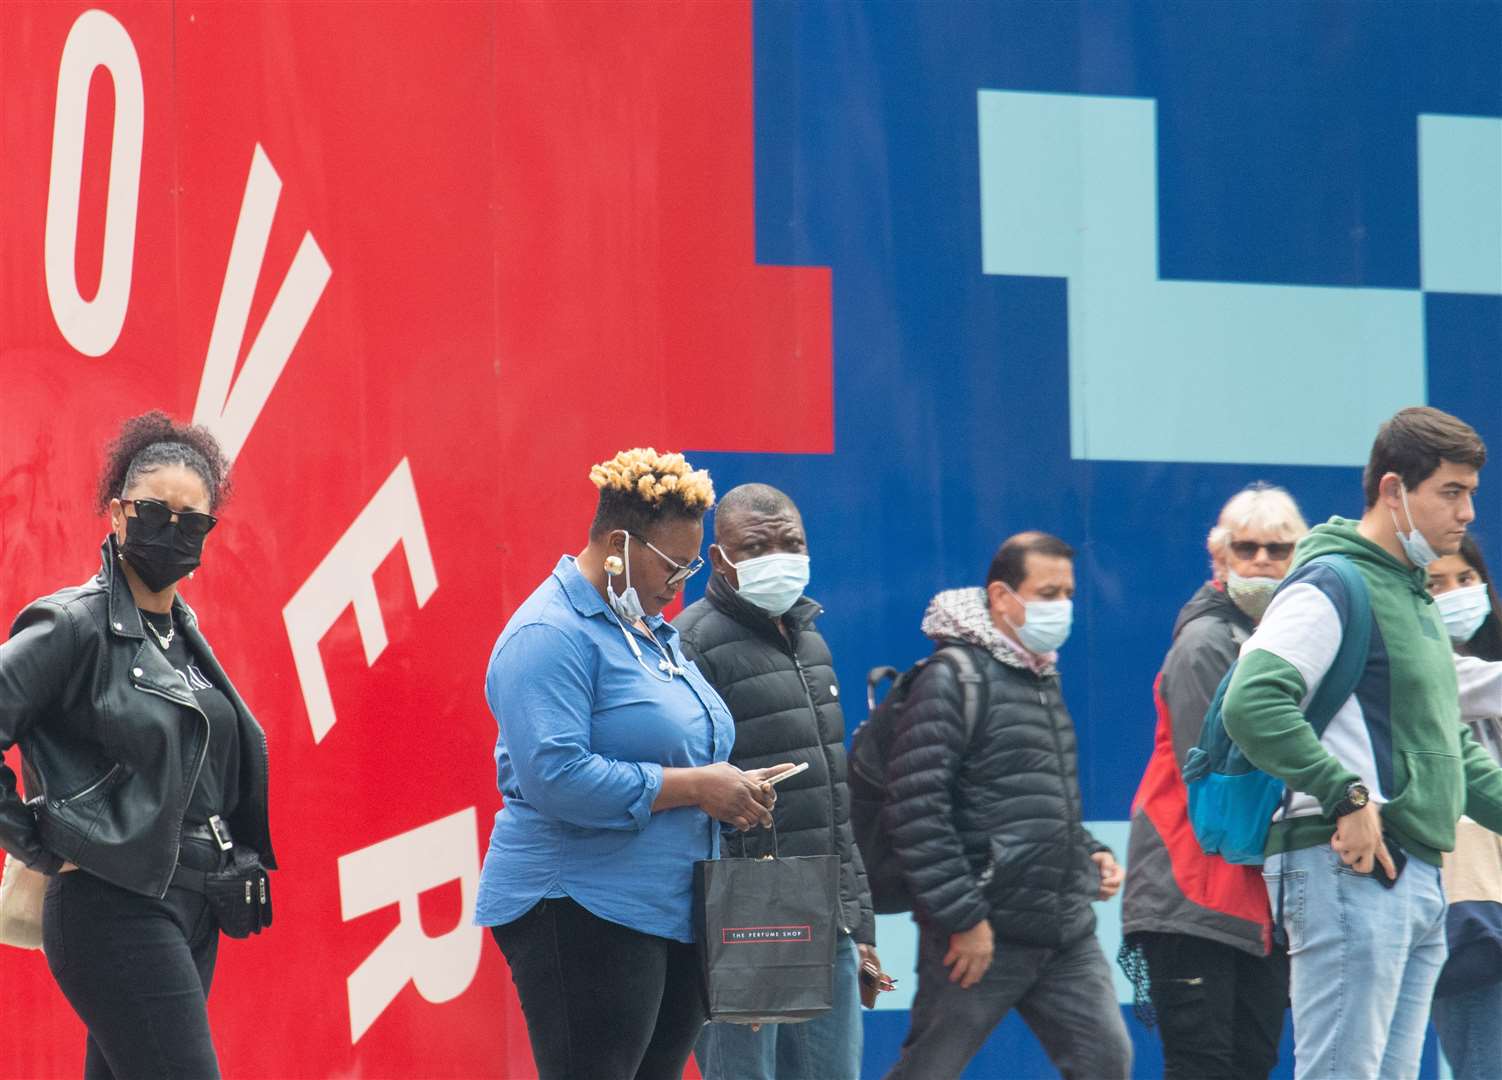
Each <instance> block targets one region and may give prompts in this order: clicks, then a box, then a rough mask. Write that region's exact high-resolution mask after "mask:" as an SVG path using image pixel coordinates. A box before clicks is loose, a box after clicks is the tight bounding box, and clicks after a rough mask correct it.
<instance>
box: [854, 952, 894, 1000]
mask: <svg viewBox="0 0 1502 1080" xmlns="http://www.w3.org/2000/svg"><path fill="white" fill-rule="evenodd" d="M860 981H861V1004H862V1005H864V1006H865V1007H866V1008H868V1009H874V1008H876V995H877V994H884V993H886V992H887V991H889V990H895V989H897V980H896V979H894V978H892V976H890V975H888V974H887V973H886V972H885V971H882V970H881V969H880V968H878V967H877V966H876V965H875V964H873V963H871V962H870V961H869V960H868V961H866V962H865V963H863V964H861V973H860Z"/></svg>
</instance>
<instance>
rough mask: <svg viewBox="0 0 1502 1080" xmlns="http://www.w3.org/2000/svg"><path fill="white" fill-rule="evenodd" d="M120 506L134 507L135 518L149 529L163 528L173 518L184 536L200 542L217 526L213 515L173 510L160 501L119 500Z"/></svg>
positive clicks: (217, 522) (217, 521) (216, 520)
mask: <svg viewBox="0 0 1502 1080" xmlns="http://www.w3.org/2000/svg"><path fill="white" fill-rule="evenodd" d="M120 505H121V506H134V507H135V508H136V517H138V518H140V519H141V524H143V525H145V526H146V527H147V528H149V529H161V528H165V527H166V525H167V523H168V522H170V521H171V520H172V519H173V518H176V519H177V527H178V528H179V529H181V530H182V534H183V535H184V536H188V537H191V538H192V539H194V540H202V539H203V538H204V537H205V536H207V535H209V530H210V529H212V528H213V527H214V526H215V525H218V524H219V519H218V518H216V517H215V516H214V515H213V514H201V513H199V512H198V511H197V510H173V509H172V507H170V506H168V505H167V504H166V503H164V502H162V501H161V500H160V499H121V500H120Z"/></svg>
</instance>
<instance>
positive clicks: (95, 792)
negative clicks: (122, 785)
mask: <svg viewBox="0 0 1502 1080" xmlns="http://www.w3.org/2000/svg"><path fill="white" fill-rule="evenodd" d="M120 772H121V766H120V765H119V764H115V765H111V766H110V767H109V768H108V769H106V770H105V771H104V773H103V775H101V776H98V777H96V778H95V779H93V780H91V781H90V782H89V783H87V784H85V785H84V786H83V787H81V788H79V789H78V790H77V791H75V792H73V793H72V794H70V795H64V796H62V797H60V798H55V799H48V800H47V801H48V805H49V806H50V807H51V808H52V809H53V810H61V809H63V808H64V807H67V806H71V805H73V804H74V803H81V802H83V801H85V800H86V799H89V798H91V797H97V796H101V795H103V794H104V793H105V792H106V791H107V790H108V789H109V787H110V784H111V783H113V782H114V780H115V779H116V778H117V777H118V776H119V775H120Z"/></svg>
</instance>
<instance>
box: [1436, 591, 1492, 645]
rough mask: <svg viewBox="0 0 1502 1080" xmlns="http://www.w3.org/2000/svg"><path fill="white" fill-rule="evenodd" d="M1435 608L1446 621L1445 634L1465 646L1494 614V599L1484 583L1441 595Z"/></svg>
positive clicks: (1437, 597)
mask: <svg viewBox="0 0 1502 1080" xmlns="http://www.w3.org/2000/svg"><path fill="white" fill-rule="evenodd" d="M1434 606H1435V607H1437V608H1439V617H1440V618H1441V619H1443V620H1444V621H1445V632H1446V633H1448V634H1449V635H1450V640H1451V641H1453V642H1456V643H1457V644H1463V643H1465V642H1467V641H1470V640H1471V638H1473V637H1475V636H1476V631H1477V630H1480V629H1481V624H1482V623H1484V622H1486V617H1487V616H1488V615H1490V614H1491V613H1492V598H1491V596H1490V595H1489V594H1488V593H1487V588H1486V584H1485V583H1484V582H1483V583H1482V584H1480V585H1467V586H1466V587H1465V588H1463V589H1451V590H1450V591H1449V592H1443V593H1440V594H1439V595H1438V596H1436V597H1435V598H1434Z"/></svg>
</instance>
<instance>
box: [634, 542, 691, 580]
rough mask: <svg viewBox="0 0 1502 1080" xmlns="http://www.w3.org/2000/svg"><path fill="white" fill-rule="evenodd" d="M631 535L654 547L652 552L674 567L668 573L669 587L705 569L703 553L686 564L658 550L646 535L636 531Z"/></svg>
mask: <svg viewBox="0 0 1502 1080" xmlns="http://www.w3.org/2000/svg"><path fill="white" fill-rule="evenodd" d="M631 535H632V536H635V537H636V538H637V539H638V540H640V541H641V542H642V543H643V544H646V545H647V547H649V548H652V553H653V554H654V555H656V556H657V557H658V558H659V559H661V560H662V561H663V562H665V563H667V564H668V565H669V566H671V567H672V568H673V572H672V573H671V574H669V575H668V580H667V586H668V588H672V587H673V586H674V585H681V584H682V583H683V582H685V581H687V580H688V579H689V578H691V577H693V576H694V575H695V574H697V573H698V572H699V571H700V570H703V569H704V557H703V556H702V555H695V556H694V559H693V561H692V562H690V563H688V564H687V565H685V564H683V563H681V562H679V561H678V560H677V559H674V558H671V557H669V556H667V555H664V554H663V553H662V552H660V551H658V550H657V548H656V547H654V546H653V544H652V541H650V540H648V539H647V538H646V537H645V536H638V535H637V534H636V533H632V534H631Z"/></svg>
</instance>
